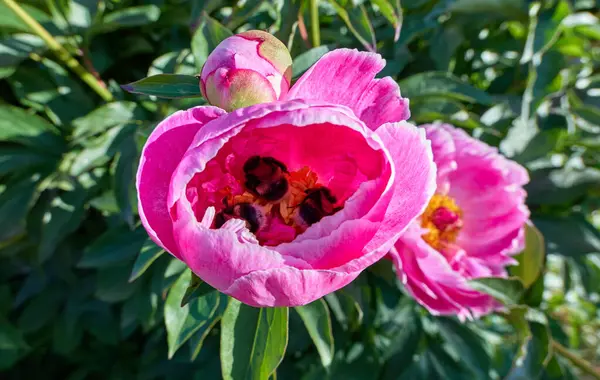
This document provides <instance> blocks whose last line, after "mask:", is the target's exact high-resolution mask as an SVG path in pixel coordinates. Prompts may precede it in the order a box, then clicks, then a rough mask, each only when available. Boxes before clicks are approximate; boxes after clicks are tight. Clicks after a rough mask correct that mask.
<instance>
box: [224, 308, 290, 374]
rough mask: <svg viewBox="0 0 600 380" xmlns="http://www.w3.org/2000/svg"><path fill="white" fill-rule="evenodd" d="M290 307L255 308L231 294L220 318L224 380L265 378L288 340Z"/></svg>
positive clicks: (274, 366) (281, 357) (271, 371)
mask: <svg viewBox="0 0 600 380" xmlns="http://www.w3.org/2000/svg"><path fill="white" fill-rule="evenodd" d="M288 317H289V309H288V308H286V307H278V308H254V307H251V306H248V305H245V304H242V303H241V302H239V301H237V300H235V299H233V298H231V299H230V300H229V305H228V306H227V310H225V315H223V320H222V322H221V368H222V371H223V379H224V380H232V379H235V380H237V379H253V380H267V379H268V378H269V377H270V376H271V375H272V374H273V373H274V372H275V370H276V369H277V367H278V366H279V363H281V360H283V355H284V354H285V350H286V347H287V343H288Z"/></svg>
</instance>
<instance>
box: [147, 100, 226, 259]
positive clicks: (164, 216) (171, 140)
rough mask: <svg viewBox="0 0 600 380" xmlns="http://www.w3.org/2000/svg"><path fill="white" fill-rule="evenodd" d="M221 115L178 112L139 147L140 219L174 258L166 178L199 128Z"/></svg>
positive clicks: (200, 110)
mask: <svg viewBox="0 0 600 380" xmlns="http://www.w3.org/2000/svg"><path fill="white" fill-rule="evenodd" d="M223 114H225V111H223V110H221V109H219V108H216V107H196V108H192V109H189V110H187V111H178V112H176V113H174V114H173V115H171V116H169V117H168V118H166V119H165V120H163V121H162V122H161V123H160V124H159V125H158V126H157V127H156V128H155V129H154V131H153V132H152V134H150V137H148V140H147V141H146V145H145V146H144V149H143V150H142V155H141V159H140V165H139V168H138V172H137V177H136V186H137V193H138V208H139V213H140V219H141V220H142V224H143V225H144V227H146V230H147V231H148V234H149V235H150V237H151V238H152V240H153V241H154V242H156V244H158V245H160V246H161V247H163V248H164V249H166V250H167V251H169V252H171V253H172V254H173V255H174V256H176V257H179V251H178V249H177V245H176V244H175V240H174V238H173V228H172V222H171V218H170V216H169V209H168V208H167V194H168V191H169V181H170V179H171V175H172V174H173V171H174V170H175V168H176V167H177V165H178V164H179V161H180V160H181V157H183V154H184V153H185V151H186V150H187V148H188V147H189V145H190V143H191V142H192V139H193V138H194V136H195V135H196V133H197V132H198V131H199V130H200V128H202V127H203V126H204V125H205V124H206V123H208V122H209V121H211V120H214V119H216V118H218V117H220V116H221V115H223Z"/></svg>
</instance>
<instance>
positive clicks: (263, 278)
mask: <svg viewBox="0 0 600 380" xmlns="http://www.w3.org/2000/svg"><path fill="white" fill-rule="evenodd" d="M359 273H360V272H354V273H344V272H338V271H328V270H300V269H297V268H293V267H286V268H277V269H271V270H264V271H255V272H251V273H248V274H247V275H245V276H242V277H240V278H238V279H237V280H236V281H235V282H233V284H232V285H231V286H230V287H229V288H228V289H227V290H226V291H225V293H227V294H229V295H231V296H232V297H235V298H237V299H238V300H240V301H242V302H244V303H245V304H248V305H250V306H256V307H265V306H266V307H274V306H277V307H282V306H289V307H292V306H298V305H306V304H308V303H310V302H312V301H314V300H316V299H319V298H321V297H323V296H324V295H326V294H329V293H331V292H334V291H336V290H338V289H340V288H342V287H344V286H346V285H347V284H349V283H350V282H352V280H354V279H355V278H356V277H357V276H358V275H359Z"/></svg>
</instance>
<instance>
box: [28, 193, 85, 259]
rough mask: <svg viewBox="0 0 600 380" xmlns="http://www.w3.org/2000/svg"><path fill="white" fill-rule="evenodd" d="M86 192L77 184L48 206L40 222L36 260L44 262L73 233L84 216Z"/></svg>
mask: <svg viewBox="0 0 600 380" xmlns="http://www.w3.org/2000/svg"><path fill="white" fill-rule="evenodd" d="M86 196H87V192H86V191H85V189H84V188H83V186H81V185H80V184H79V183H74V184H73V188H72V189H70V190H69V191H65V192H64V193H61V194H60V195H58V196H56V197H55V198H54V199H53V200H52V201H51V202H50V204H49V205H48V208H47V210H46V212H45V213H44V219H43V220H42V229H41V231H42V234H41V238H40V246H39V251H38V258H39V260H40V262H44V261H46V260H47V259H48V258H49V257H50V256H51V255H52V254H53V253H54V251H55V249H56V247H57V246H58V244H59V243H60V242H61V240H62V239H63V238H64V237H66V236H67V235H68V234H70V233H71V232H73V231H75V230H76V229H77V227H79V224H80V223H81V220H82V218H83V215H84V207H83V205H84V202H85V199H86Z"/></svg>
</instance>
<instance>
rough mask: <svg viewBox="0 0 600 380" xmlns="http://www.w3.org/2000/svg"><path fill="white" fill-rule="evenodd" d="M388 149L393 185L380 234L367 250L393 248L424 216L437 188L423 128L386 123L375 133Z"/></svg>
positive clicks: (406, 124)
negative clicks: (408, 228)
mask: <svg viewBox="0 0 600 380" xmlns="http://www.w3.org/2000/svg"><path fill="white" fill-rule="evenodd" d="M375 133H376V134H377V136H379V137H380V138H381V140H382V141H383V143H384V144H385V146H386V147H387V148H388V149H389V152H390V156H391V157H392V161H393V168H394V183H393V186H392V187H391V188H390V189H389V191H388V192H386V193H384V195H383V196H382V198H383V197H385V196H386V194H390V196H391V199H390V203H389V207H387V208H386V210H385V216H384V219H383V222H382V223H381V227H380V229H379V231H378V232H377V235H376V236H375V237H374V238H373V240H372V241H371V242H370V245H369V246H368V247H367V249H368V248H370V247H377V246H381V245H383V246H386V247H391V244H393V243H394V242H395V241H396V240H397V239H398V237H399V236H400V235H401V234H402V232H403V231H404V230H405V229H406V228H407V227H408V225H409V224H410V223H411V222H412V221H413V220H415V219H416V218H415V217H414V215H421V214H422V213H423V211H425V208H426V207H427V204H428V203H429V200H430V199H431V197H432V196H433V194H434V193H435V189H436V183H435V178H436V168H435V165H433V155H432V151H431V144H430V142H429V141H428V140H426V137H425V131H424V130H423V129H419V128H416V127H415V126H413V125H412V124H409V123H406V122H401V123H387V124H384V125H382V126H381V127H379V128H378V129H377V131H376V132H375Z"/></svg>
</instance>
